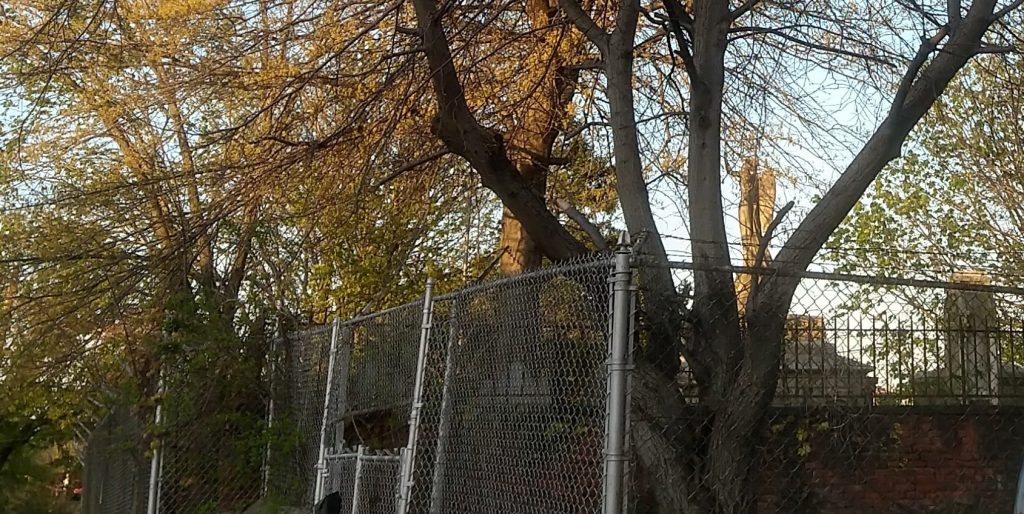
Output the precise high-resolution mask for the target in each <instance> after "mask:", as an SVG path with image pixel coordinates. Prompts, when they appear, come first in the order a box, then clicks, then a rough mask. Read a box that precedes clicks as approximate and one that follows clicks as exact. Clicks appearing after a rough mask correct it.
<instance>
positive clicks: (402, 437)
mask: <svg viewBox="0 0 1024 514" xmlns="http://www.w3.org/2000/svg"><path fill="white" fill-rule="evenodd" d="M422 313H423V302H422V301H420V302H415V303H411V304H407V305H403V306H401V307H397V308H394V309H390V310H387V311H384V312H381V313H377V314H374V315H371V316H365V317H361V318H356V319H354V320H350V321H348V322H344V323H342V324H341V328H340V333H341V334H342V337H343V338H344V343H345V346H344V348H345V351H347V352H349V354H348V355H346V356H344V357H343V358H341V359H339V365H343V364H341V363H344V362H346V360H347V362H348V367H347V368H346V369H345V370H341V371H342V372H340V373H337V374H335V377H336V380H335V384H334V385H333V386H332V398H333V399H334V401H333V403H332V405H333V407H332V409H331V413H330V414H331V415H330V424H331V425H330V428H329V430H330V431H331V432H332V433H334V430H336V429H338V428H340V429H341V431H340V433H341V434H342V437H343V438H344V445H347V446H358V445H364V446H366V447H368V448H370V449H380V450H391V449H395V448H399V447H402V446H405V444H406V438H407V437H408V417H409V409H410V407H411V403H412V394H413V385H414V382H415V379H416V362H417V357H418V355H419V342H420V333H421V331H422V327H421V325H422ZM346 371H347V372H346ZM342 381H345V382H344V383H342ZM339 424H340V427H339V426H338V425H339ZM332 444H333V443H332ZM337 446H339V447H340V446H343V445H342V444H341V442H340V441H339V442H338V444H337Z"/></svg>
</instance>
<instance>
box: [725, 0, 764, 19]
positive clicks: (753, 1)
mask: <svg viewBox="0 0 1024 514" xmlns="http://www.w3.org/2000/svg"><path fill="white" fill-rule="evenodd" d="M760 2H761V0H746V1H745V2H743V3H742V4H740V5H739V7H737V8H735V9H733V11H732V15H731V16H732V19H733V21H736V20H738V19H740V17H741V16H743V15H744V14H747V13H748V12H750V10H751V9H753V8H754V7H755V6H757V4H759V3H760Z"/></svg>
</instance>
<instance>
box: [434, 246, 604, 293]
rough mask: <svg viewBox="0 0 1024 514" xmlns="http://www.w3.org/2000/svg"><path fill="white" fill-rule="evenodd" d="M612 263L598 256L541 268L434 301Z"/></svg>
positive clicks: (478, 285) (462, 289) (602, 255)
mask: <svg viewBox="0 0 1024 514" xmlns="http://www.w3.org/2000/svg"><path fill="white" fill-rule="evenodd" d="M614 263H615V260H614V257H612V256H610V255H604V254H598V255H597V256H596V257H591V258H586V259H580V260H575V261H569V262H567V263H564V264H559V265H557V266H550V267H546V268H541V269H539V270H536V271H531V272H529V273H521V274H518V275H512V276H508V277H504V278H499V279H495V280H490V281H487V282H481V283H478V284H473V285H470V286H466V287H462V288H459V289H457V290H455V291H452V292H450V293H445V294H441V295H435V296H434V300H437V301H441V300H454V299H456V298H459V297H462V296H465V295H467V294H472V293H477V292H480V291H486V290H488V289H493V288H495V287H500V286H503V285H507V284H514V283H516V282H521V281H524V280H530V279H538V278H547V277H551V276H556V275H561V274H564V273H570V272H573V271H586V270H591V269H596V268H601V267H605V266H611V265H613V264H614Z"/></svg>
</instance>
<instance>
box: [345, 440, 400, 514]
mask: <svg viewBox="0 0 1024 514" xmlns="http://www.w3.org/2000/svg"><path fill="white" fill-rule="evenodd" d="M361 460H362V462H361V463H360V466H359V478H358V483H359V487H358V496H357V500H356V508H355V512H357V513H359V514H371V513H378V512H395V509H397V507H398V501H397V499H398V480H399V476H398V471H399V467H400V466H399V464H400V460H399V457H398V456H394V455H388V456H384V455H373V456H364V457H363V458H362V459H361Z"/></svg>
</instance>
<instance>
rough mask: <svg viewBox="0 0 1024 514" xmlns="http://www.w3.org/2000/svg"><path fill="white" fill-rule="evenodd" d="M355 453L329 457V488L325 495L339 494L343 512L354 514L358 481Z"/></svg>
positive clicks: (327, 487) (326, 489) (325, 490)
mask: <svg viewBox="0 0 1024 514" xmlns="http://www.w3.org/2000/svg"><path fill="white" fill-rule="evenodd" d="M357 458H358V455H357V454H355V453H343V454H336V455H331V456H329V457H327V486H326V488H325V489H324V493H325V494H331V493H335V492H336V493H338V494H339V495H340V497H341V512H352V500H353V499H354V495H353V492H354V491H355V480H356V459H357Z"/></svg>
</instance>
